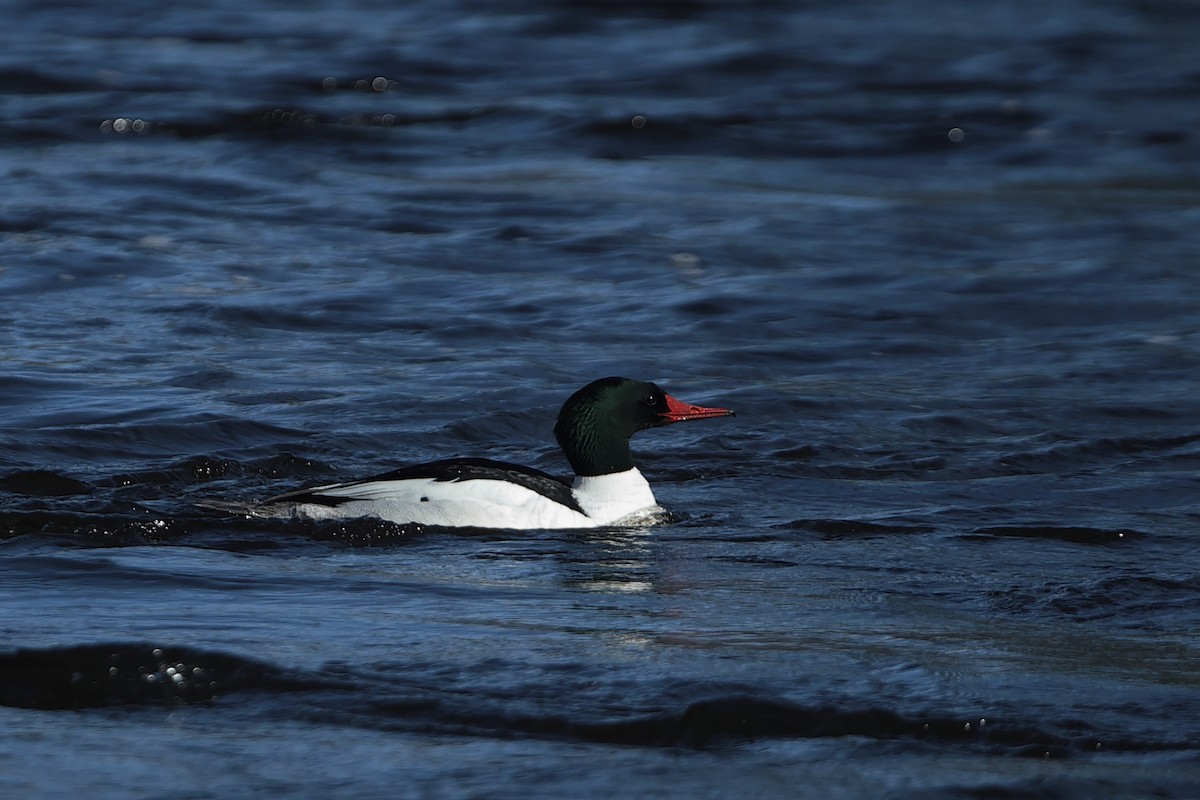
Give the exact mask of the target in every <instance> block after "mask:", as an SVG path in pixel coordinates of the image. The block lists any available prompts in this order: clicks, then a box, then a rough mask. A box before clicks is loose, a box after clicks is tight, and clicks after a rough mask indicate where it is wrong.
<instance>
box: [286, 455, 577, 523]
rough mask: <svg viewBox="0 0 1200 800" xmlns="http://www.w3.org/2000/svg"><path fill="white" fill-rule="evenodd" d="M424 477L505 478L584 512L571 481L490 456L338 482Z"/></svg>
mask: <svg viewBox="0 0 1200 800" xmlns="http://www.w3.org/2000/svg"><path fill="white" fill-rule="evenodd" d="M421 478H426V479H427V478H432V479H433V480H435V481H471V480H489V481H505V482H507V483H515V484H517V485H518V486H524V487H525V488H526V489H529V490H530V491H533V492H537V493H538V494H540V495H541V496H542V497H545V498H547V499H548V500H551V501H553V502H555V503H558V504H560V505H564V506H566V507H567V508H570V509H572V510H573V511H578V512H579V513H580V514H582V513H584V511H583V509H582V508H581V507H580V505H579V502H578V501H577V500H576V499H575V495H574V494H573V493H572V492H571V484H570V483H568V482H567V481H565V480H563V479H561V478H556V477H554V476H553V475H550V474H548V473H545V472H542V471H541V470H538V469H533V468H532V467H523V466H521V465H519V464H508V463H506V462H504V461H493V460H492V459H490V458H448V459H445V460H443V461H431V462H429V463H428V464H414V465H412V466H410V467H401V468H400V469H394V470H392V471H391V472H385V473H383V474H382V475H375V476H373V477H370V478H366V479H364V480H361V481H354V482H353V483H343V484H339V486H338V488H339V489H353V488H354V487H355V486H360V485H362V484H366V483H376V482H379V481H403V480H413V479H421ZM354 499H355V498H354V497H353V496H342V495H328V494H321V492H320V490H319V489H318V490H306V489H302V490H300V491H297V492H289V493H288V494H281V495H279V496H278V497H272V498H271V499H270V500H268V501H267V502H268V503H274V502H279V501H287V502H289V503H314V504H316V505H323V506H338V505H341V504H342V503H348V502H350V501H352V500H354Z"/></svg>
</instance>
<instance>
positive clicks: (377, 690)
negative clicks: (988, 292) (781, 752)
mask: <svg viewBox="0 0 1200 800" xmlns="http://www.w3.org/2000/svg"><path fill="white" fill-rule="evenodd" d="M412 672H413V673H414V674H416V675H419V674H420V673H422V670H421V668H420V665H414V667H413V669H412ZM407 675H408V670H405V669H403V668H399V667H397V666H395V665H386V666H380V665H375V666H364V667H361V668H359V669H357V670H356V669H354V668H349V667H347V666H346V665H345V664H341V663H339V664H334V665H331V666H328V667H325V668H323V669H319V670H314V671H309V672H303V671H296V670H287V669H282V668H280V667H278V666H275V665H273V664H271V663H269V662H267V661H262V660H256V659H250V658H246V657H243V656H239V655H233V654H230V653H225V652H221V651H211V650H203V649H197V648H192V647H179V646H171V645H157V644H152V643H144V642H124V643H99V644H79V645H70V646H63V647H48V648H40V649H19V650H14V651H10V652H7V653H0V705H4V706H9V707H16V708H26V709H39V710H45V711H55V710H68V709H69V710H77V711H82V710H86V709H97V708H112V707H122V706H124V707H147V706H149V707H163V706H166V707H172V706H178V705H192V704H203V705H209V706H212V707H214V708H216V707H220V706H221V705H222V704H223V703H225V702H227V700H226V698H228V697H231V696H238V697H258V698H261V699H263V700H266V701H267V705H268V706H269V707H270V710H268V711H267V712H266V713H268V714H272V715H278V714H280V713H285V714H291V715H294V716H296V717H298V718H301V719H310V720H319V721H321V722H323V723H332V724H337V725H347V726H352V727H365V728H372V729H379V730H391V731H400V732H420V733H424V734H436V735H451V736H486V737H500V738H511V737H513V736H528V737H536V738H545V739H561V740H569V741H579V742H598V743H606V744H616V745H626V746H634V747H672V748H687V749H703V748H713V747H723V746H731V745H736V744H739V743H744V742H751V741H759V740H770V739H802V738H831V737H832V738H838V737H860V738H863V739H866V740H875V741H880V742H885V741H907V742H910V743H924V744H926V745H929V746H937V747H960V746H963V747H968V748H971V749H982V750H985V751H988V752H996V753H1001V754H1008V755H1014V756H1036V757H1065V756H1071V755H1079V754H1084V753H1092V752H1095V751H1096V750H1097V749H1099V748H1101V747H1103V748H1104V749H1105V750H1114V749H1117V750H1124V751H1144V750H1172V749H1181V750H1182V749H1189V748H1190V747H1191V745H1190V744H1189V743H1188V742H1187V741H1186V739H1182V738H1181V739H1179V740H1174V739H1172V740H1163V741H1142V740H1135V739H1126V740H1120V741H1114V740H1105V739H1103V738H1102V737H1101V736H1100V735H1099V733H1098V732H1095V731H1088V730H1085V729H1081V727H1080V724H1079V723H1078V722H1074V721H1064V722H1061V723H1051V722H1046V721H1039V722H1038V723H1033V722H1029V721H1025V720H1021V719H1016V718H1012V719H988V718H980V717H978V716H972V715H969V714H954V713H936V712H935V713H926V714H910V713H902V712H900V711H897V710H894V709H891V708H887V707H884V706H881V705H861V704H858V703H855V702H854V701H846V702H844V703H839V702H821V703H818V704H811V705H809V704H802V703H797V702H794V701H792V700H789V699H785V698H782V697H779V696H776V695H773V694H772V693H770V692H766V691H763V690H760V689H757V688H756V687H738V686H732V687H730V686H707V685H703V684H698V685H695V686H692V687H684V689H683V690H682V692H681V689H680V687H679V686H678V685H675V684H672V685H671V687H669V689H668V690H667V691H666V692H665V694H664V695H663V696H661V697H660V698H659V702H660V704H661V705H662V706H663V707H662V708H661V709H660V710H656V711H653V712H650V713H629V714H621V713H620V712H617V713H616V714H614V712H613V711H612V709H611V707H610V705H609V704H607V703H606V704H605V710H603V711H601V712H600V713H596V712H594V711H590V710H589V709H587V708H576V709H569V708H568V710H566V711H564V710H562V708H563V706H568V707H569V706H570V705H571V704H572V701H571V699H570V698H569V697H567V698H564V697H563V693H562V692H555V693H554V703H553V705H554V707H555V710H554V711H551V712H546V713H543V712H540V711H538V710H537V709H533V710H530V709H528V708H527V707H525V706H524V704H523V703H524V700H525V699H526V698H525V695H524V693H520V692H518V693H515V694H514V695H513V696H512V697H511V698H509V702H507V703H505V700H504V697H505V696H504V695H503V694H502V693H498V692H495V691H485V690H484V689H482V688H481V689H479V690H476V691H474V692H473V691H471V690H470V688H469V687H465V688H464V687H461V686H456V687H439V688H430V687H429V686H426V685H422V684H421V682H420V678H419V677H406V676H407ZM381 676H384V677H382V678H381ZM397 676H399V677H397ZM426 677H428V676H426ZM489 686H491V684H489ZM681 693H683V694H691V695H693V696H692V697H690V698H689V697H681V696H680V695H681ZM272 698H276V699H279V701H280V702H277V703H271V702H270V700H271V699H272ZM284 698H286V699H284ZM1181 735H1182V734H1181Z"/></svg>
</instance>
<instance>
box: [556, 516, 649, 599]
mask: <svg viewBox="0 0 1200 800" xmlns="http://www.w3.org/2000/svg"><path fill="white" fill-rule="evenodd" d="M567 537H568V538H567V540H566V542H567V545H568V547H567V548H566V549H565V550H564V551H563V552H562V553H560V554H559V559H558V560H559V566H560V568H561V571H562V582H563V585H564V586H566V587H568V588H575V589H583V590H585V591H591V592H620V593H624V594H636V593H640V592H649V591H652V590H654V588H655V585H656V584H657V583H658V582H659V580H660V579H661V577H662V572H661V570H660V569H659V566H658V564H657V559H656V554H655V552H654V548H653V543H654V540H653V539H652V538H651V534H650V533H648V532H647V530H646V529H642V528H634V529H612V530H605V531H599V532H593V531H578V532H571V533H569V534H567Z"/></svg>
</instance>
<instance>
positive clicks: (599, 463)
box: [243, 377, 734, 530]
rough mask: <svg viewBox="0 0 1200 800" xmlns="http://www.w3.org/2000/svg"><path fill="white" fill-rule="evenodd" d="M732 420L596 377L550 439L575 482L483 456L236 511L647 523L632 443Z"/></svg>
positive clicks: (649, 502) (468, 522) (418, 520)
mask: <svg viewBox="0 0 1200 800" xmlns="http://www.w3.org/2000/svg"><path fill="white" fill-rule="evenodd" d="M731 416H734V412H733V411H732V410H730V409H728V408H715V407H706V406H699V405H693V404H692V403H687V402H684V401H682V400H678V399H676V398H675V397H672V396H671V395H670V394H668V393H667V392H665V391H664V390H663V389H662V388H661V387H659V386H658V385H657V384H655V383H652V382H648V381H640V380H634V379H631V378H622V377H608V378H601V379H599V380H595V381H592V382H591V383H589V384H588V385H587V386H584V387H583V388H582V389H580V390H578V391H577V392H575V393H574V394H572V395H571V396H570V397H569V398H567V401H566V402H565V403H563V405H562V409H561V410H560V411H559V413H558V419H557V421H556V422H555V425H554V438H555V440H556V441H557V442H558V445H559V447H560V448H561V449H562V452H563V454H564V455H565V456H566V458H567V461H568V462H569V463H570V465H571V469H572V470H573V472H574V476H573V478H570V479H566V478H560V477H556V476H553V475H550V474H548V473H546V472H543V471H541V470H538V469H534V468H532V467H527V466H522V465H518V464H510V463H507V462H503V461H495V460H492V459H487V458H450V459H444V460H441V461H432V462H429V463H425V464H415V465H411V466H405V467H401V468H399V469H396V470H392V471H391V472H385V473H383V474H380V475H374V476H372V477H369V478H365V479H363V480H357V481H353V482H349V483H334V484H329V485H325V486H315V487H312V488H307V489H300V490H297V491H291V492H286V493H284V494H280V495H276V496H274V497H270V498H267V499H266V500H263V501H261V502H260V503H257V504H254V505H251V506H247V507H245V508H244V509H243V510H244V511H245V513H247V514H248V515H249V516H258V517H284V518H302V519H313V520H327V519H350V518H356V517H377V518H379V519H383V520H386V521H388V522H393V523H397V524H417V525H429V526H437V527H449V528H493V529H509V530H532V529H575V528H599V527H609V526H613V527H620V526H635V525H646V524H653V523H654V522H656V521H659V520H661V519H662V518H664V516H665V510H664V509H663V508H662V507H661V506H659V505H658V503H657V501H656V500H655V498H654V493H653V491H652V490H651V489H650V484H649V482H647V480H646V478H645V477H644V476H643V475H642V473H641V471H639V470H638V468H637V467H636V466H635V465H634V462H633V455H632V453H631V452H630V448H629V439H630V437H632V436H633V435H634V434H635V433H637V432H639V431H644V430H648V429H650V428H658V427H661V426H664V425H672V424H675V423H678V422H688V421H693V420H701V419H710V418H713V417H731Z"/></svg>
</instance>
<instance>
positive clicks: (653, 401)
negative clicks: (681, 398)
mask: <svg viewBox="0 0 1200 800" xmlns="http://www.w3.org/2000/svg"><path fill="white" fill-rule="evenodd" d="M642 402H643V403H645V404H646V405H648V406H656V405H658V398H657V397H656V396H654V395H652V394H648V395H646V399H645V400H643V401H642Z"/></svg>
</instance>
